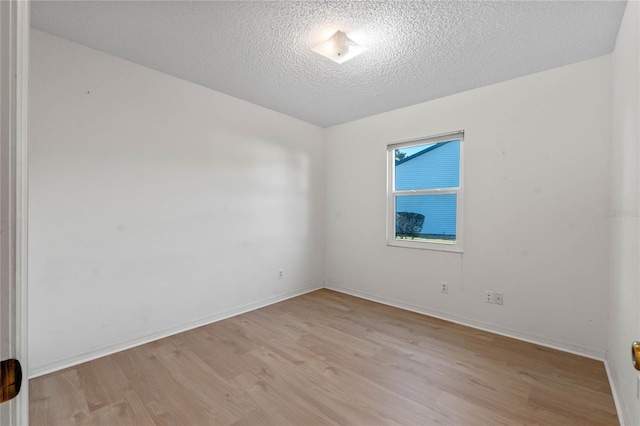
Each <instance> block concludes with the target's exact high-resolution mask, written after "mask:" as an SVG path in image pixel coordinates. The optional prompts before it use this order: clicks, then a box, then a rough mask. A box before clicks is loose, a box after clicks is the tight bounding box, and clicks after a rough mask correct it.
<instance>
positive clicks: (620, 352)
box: [608, 1, 640, 424]
mask: <svg viewBox="0 0 640 426" xmlns="http://www.w3.org/2000/svg"><path fill="white" fill-rule="evenodd" d="M639 15H640V7H639V4H638V2H634V1H630V2H628V3H627V7H626V10H625V14H624V18H623V21H622V26H621V27H620V32H619V33H618V40H617V42H616V48H615V51H614V53H613V55H612V65H613V70H612V74H613V123H612V138H611V140H612V142H611V150H612V157H613V158H612V161H613V163H612V164H613V167H612V176H613V177H612V186H611V209H615V210H619V211H621V212H622V213H621V215H620V216H616V217H612V218H611V219H610V225H611V241H612V243H611V295H610V301H611V303H610V308H609V312H610V314H609V316H610V320H609V321H610V324H609V341H608V351H609V354H608V365H609V369H610V374H611V376H612V377H613V381H614V387H615V390H616V391H617V394H618V399H619V401H620V402H621V406H622V407H621V411H622V413H620V414H621V416H622V417H623V419H624V421H625V423H626V424H640V412H639V411H638V402H637V400H636V376H637V374H636V373H637V372H636V371H635V370H634V369H633V366H632V365H631V358H630V356H629V352H630V345H631V342H632V341H634V340H640V318H639V317H638V306H639V304H640V294H639V293H638V286H640V270H639V261H640V251H639V248H640V245H639V242H640V227H639V226H638V224H639V221H640V218H638V216H637V212H639V211H640V210H639V209H640V199H639V197H640V185H639V184H640V175H639V172H640V170H639V162H640V152H639V150H638V147H639V146H640V124H639V123H638V121H639V120H640V107H639V104H640V93H639V92H640V86H639V84H638V79H639V76H640V66H639V61H640V59H639V54H640V43H639V42H638V39H639V38H640V33H639V31H638V27H639V25H640V23H639V21H640V20H639V18H638V17H639Z"/></svg>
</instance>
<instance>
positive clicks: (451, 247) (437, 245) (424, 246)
mask: <svg viewBox="0 0 640 426" xmlns="http://www.w3.org/2000/svg"><path fill="white" fill-rule="evenodd" d="M453 141H459V144H460V145H459V146H460V153H459V171H458V187H448V188H433V189H418V190H396V182H395V180H396V176H395V171H396V164H395V150H396V149H398V148H403V147H410V146H417V145H429V144H436V143H440V142H453ZM463 182H464V131H463V130H460V131H457V132H451V133H443V134H440V135H436V136H431V137H425V138H420V139H412V140H409V141H404V142H399V143H394V144H389V145H387V226H386V233H387V235H386V242H387V246H388V247H402V248H410V249H420V250H435V251H445V252H454V253H462V252H463V244H462V241H463V218H464V215H463V209H464V191H463V186H464V183H463ZM437 194H455V195H456V239H455V241H454V242H451V243H445V242H435V241H413V240H403V239H397V238H396V237H395V228H396V199H397V197H398V196H401V197H411V196H419V195H437Z"/></svg>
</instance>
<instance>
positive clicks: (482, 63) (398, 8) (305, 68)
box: [31, 1, 625, 127]
mask: <svg viewBox="0 0 640 426" xmlns="http://www.w3.org/2000/svg"><path fill="white" fill-rule="evenodd" d="M624 8H625V2H619V1H605V2H599V1H587V2H581V1H536V2H527V1H508V2H486V1H469V2H453V1H446V2H443V1H430V2H418V1H402V2H370V1H354V2H349V1H296V2H294V1H277V2H271V1H229V2H226V1H210V2H189V1H142V2H137V1H127V2H120V1H105V2H102V1H70V2H65V1H43V2H38V1H34V2H33V3H32V8H31V11H32V15H31V19H32V26H33V27H34V28H37V29H40V30H42V31H45V32H48V33H51V34H54V35H57V36H60V37H63V38H66V39H68V40H72V41H75V42H78V43H81V44H84V45H87V46H90V47H92V48H94V49H97V50H101V51H103V52H107V53H110V54H113V55H115V56H119V57H121V58H124V59H127V60H130V61H132V62H136V63H138V64H141V65H145V66H147V67H150V68H153V69H156V70H159V71H162V72H164V73H167V74H170V75H173V76H176V77H179V78H182V79H185V80H189V81H192V82H195V83H197V84H200V85H202V86H206V87H209V88H211V89H215V90H218V91H220V92H224V93H227V94H229V95H232V96H235V97H238V98H241V99H245V100H247V101H250V102H253V103H255V104H258V105H262V106H264V107H267V108H270V109H272V110H275V111H279V112H282V113H285V114H288V115H290V116H293V117H297V118H300V119H302V120H305V121H308V122H310V123H314V124H317V125H320V126H323V127H327V126H331V125H334V124H339V123H344V122H347V121H351V120H354V119H358V118H362V117H366V116H370V115H373V114H377V113H381V112H385V111H390V110H393V109H396V108H400V107H404V106H408V105H413V104H416V103H420V102H424V101H427V100H431V99H435V98H439V97H442V96H447V95H450V94H453V93H457V92H461V91H464V90H468V89H472V88H476V87H480V86H484V85H487V84H492V83H496V82H500V81H504V80H508V79H512V78H516V77H519V76H523V75H526V74H530V73H533V72H537V71H542V70H545V69H550V68H554V67H558V66H562V65H566V64H570V63H573V62H577V61H581V60H585V59H588V58H592V57H596V56H599V55H603V54H606V53H610V52H611V51H612V50H613V47H614V44H615V39H616V36H617V33H618V29H619V27H620V21H621V19H622V15H623V12H624ZM336 30H342V31H345V32H346V33H347V34H348V35H349V37H351V38H352V39H353V40H355V41H356V42H358V43H360V44H362V45H364V46H367V47H368V50H367V51H366V52H364V53H363V54H362V55H360V56H358V57H356V58H354V59H352V60H351V61H349V62H346V63H344V64H342V65H339V64H336V63H334V62H332V61H330V60H329V59H327V58H324V57H322V56H320V55H318V54H316V53H314V52H313V51H311V49H310V47H311V46H314V45H316V44H318V43H320V42H322V41H324V40H325V39H326V38H328V37H329V36H330V35H331V34H332V33H333V32H335V31H336Z"/></svg>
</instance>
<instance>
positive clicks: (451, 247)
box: [387, 239, 462, 253]
mask: <svg viewBox="0 0 640 426" xmlns="http://www.w3.org/2000/svg"><path fill="white" fill-rule="evenodd" d="M387 247H400V248H408V249H418V250H431V251H444V252H449V253H462V245H461V244H460V242H457V243H455V244H447V243H428V242H420V241H410V240H408V241H402V240H400V241H398V240H395V239H394V240H392V241H387Z"/></svg>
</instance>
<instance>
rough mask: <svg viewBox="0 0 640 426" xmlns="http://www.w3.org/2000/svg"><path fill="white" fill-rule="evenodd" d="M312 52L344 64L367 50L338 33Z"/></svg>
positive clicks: (340, 32) (343, 34)
mask: <svg viewBox="0 0 640 426" xmlns="http://www.w3.org/2000/svg"><path fill="white" fill-rule="evenodd" d="M311 50H313V51H314V52H316V53H319V54H321V55H322V56H325V57H327V58H329V59H331V60H332V61H334V62H337V63H339V64H342V63H343V62H346V61H348V60H349V59H351V58H355V57H356V56H358V55H359V54H361V53H362V52H364V51H365V50H367V48H366V47H364V46H360V45H359V44H358V43H356V42H355V41H353V40H351V39H350V38H349V37H347V35H346V34H345V33H343V32H342V31H336V33H335V34H334V35H332V36H331V37H329V40H327V41H325V42H324V43H321V44H319V45H317V46H315V47H313V48H312V49H311Z"/></svg>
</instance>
